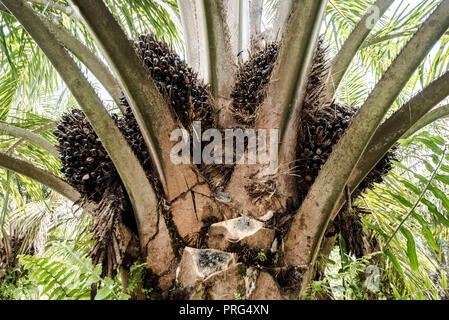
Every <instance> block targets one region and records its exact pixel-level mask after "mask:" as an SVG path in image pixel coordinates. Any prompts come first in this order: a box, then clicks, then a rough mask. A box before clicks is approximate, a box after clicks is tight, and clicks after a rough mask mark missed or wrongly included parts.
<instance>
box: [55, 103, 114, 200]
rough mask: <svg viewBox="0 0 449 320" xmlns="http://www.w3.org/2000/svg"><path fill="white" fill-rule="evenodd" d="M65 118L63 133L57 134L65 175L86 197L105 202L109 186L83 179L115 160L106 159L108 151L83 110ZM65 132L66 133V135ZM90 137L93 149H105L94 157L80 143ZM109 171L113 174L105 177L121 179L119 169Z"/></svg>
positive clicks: (73, 112) (60, 128)
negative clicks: (102, 199) (106, 187)
mask: <svg viewBox="0 0 449 320" xmlns="http://www.w3.org/2000/svg"><path fill="white" fill-rule="evenodd" d="M62 119H63V121H62V122H61V123H60V124H59V125H58V129H59V130H57V131H55V132H54V134H55V135H56V137H58V141H59V145H58V146H57V148H58V150H59V152H60V154H61V156H60V160H61V162H62V168H63V170H61V172H63V173H64V175H65V177H66V179H67V181H68V182H69V183H70V184H71V185H72V186H73V187H74V188H76V189H77V190H78V191H79V192H80V193H81V194H82V196H87V197H88V198H89V199H90V200H92V201H95V202H98V201H100V200H101V197H102V195H103V192H104V190H105V186H104V185H103V184H100V183H95V182H93V181H90V180H89V179H83V177H85V176H86V175H88V176H89V174H90V173H91V172H92V171H94V170H95V168H97V167H100V166H104V165H106V164H109V163H110V162H111V160H110V159H107V158H106V157H105V155H106V150H105V149H104V147H103V145H102V144H101V142H99V141H98V140H97V135H96V134H95V131H94V130H93V128H92V126H91V125H90V124H89V122H88V121H87V119H86V117H85V116H84V113H83V112H82V111H81V110H78V109H73V110H72V112H71V113H67V114H65V115H64V116H63V118H62ZM62 131H64V132H66V134H63V133H62ZM88 138H89V139H90V140H91V141H90V142H89V144H90V148H91V149H95V150H101V153H98V152H97V153H95V154H93V153H92V152H91V151H90V150H89V149H86V148H82V147H81V146H80V144H79V143H78V142H77V141H81V140H83V139H88ZM109 168H110V169H109V171H107V172H105V173H104V175H106V174H107V175H108V176H111V177H114V176H117V172H116V171H115V168H114V167H113V166H110V167H109ZM117 177H118V176H117Z"/></svg>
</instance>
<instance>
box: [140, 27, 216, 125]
mask: <svg viewBox="0 0 449 320" xmlns="http://www.w3.org/2000/svg"><path fill="white" fill-rule="evenodd" d="M134 49H135V50H136V52H137V55H138V56H139V57H140V58H141V59H142V61H143V62H144V64H145V66H146V67H147V68H148V70H149V71H150V74H151V77H152V78H153V80H154V81H155V83H156V86H157V88H158V89H159V92H160V93H161V94H162V95H163V96H164V98H165V100H166V101H167V103H168V105H169V106H170V107H171V108H172V109H173V110H174V112H175V113H176V115H177V116H178V119H179V120H180V122H181V123H182V125H183V126H184V127H185V128H187V129H191V125H192V123H193V121H201V126H202V128H204V130H207V129H210V128H213V127H214V123H215V116H214V112H213V109H212V107H211V104H210V100H209V91H208V87H207V86H206V85H204V84H203V83H202V82H201V81H200V80H199V79H198V75H197V74H196V73H195V72H193V71H192V69H191V68H190V67H189V66H188V65H187V64H186V62H185V61H183V60H182V59H181V58H180V57H179V55H178V54H177V53H176V52H174V51H173V50H172V49H171V48H170V47H169V46H168V45H167V44H166V43H165V42H163V41H161V40H157V39H156V37H155V36H154V35H152V34H147V35H140V36H139V40H138V41H135V42H134Z"/></svg>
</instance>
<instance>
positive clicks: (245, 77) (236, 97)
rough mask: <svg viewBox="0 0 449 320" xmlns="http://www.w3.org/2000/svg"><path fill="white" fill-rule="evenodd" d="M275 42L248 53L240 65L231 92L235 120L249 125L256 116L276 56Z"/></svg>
mask: <svg viewBox="0 0 449 320" xmlns="http://www.w3.org/2000/svg"><path fill="white" fill-rule="evenodd" d="M278 51H279V46H278V44H277V43H274V42H273V43H271V44H269V45H266V47H265V48H264V49H262V50H259V51H257V52H255V53H253V54H251V55H250V57H249V59H248V61H247V62H245V63H244V64H243V65H241V66H240V68H239V72H238V74H237V81H236V84H235V86H234V89H233V91H232V93H231V97H232V99H233V104H232V109H231V111H232V113H233V114H234V117H235V118H236V120H237V121H239V122H240V123H242V124H246V125H251V124H253V123H254V121H255V119H256V117H257V110H256V109H257V108H258V107H259V106H260V105H261V104H262V102H263V100H264V98H265V96H264V94H265V92H264V89H265V85H266V84H267V83H268V81H269V80H270V77H271V73H272V71H273V68H274V63H275V61H276V58H277V56H278Z"/></svg>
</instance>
